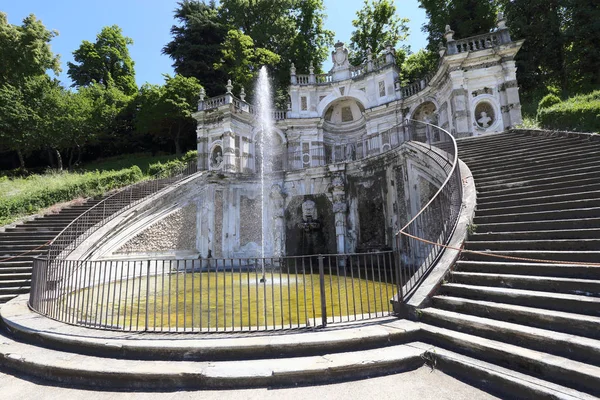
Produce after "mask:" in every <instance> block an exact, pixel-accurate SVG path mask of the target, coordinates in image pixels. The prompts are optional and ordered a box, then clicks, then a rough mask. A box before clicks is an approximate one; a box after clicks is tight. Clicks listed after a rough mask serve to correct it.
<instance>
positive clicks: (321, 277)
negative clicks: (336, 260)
mask: <svg viewBox="0 0 600 400" xmlns="http://www.w3.org/2000/svg"><path fill="white" fill-rule="evenodd" d="M323 258H324V257H323V256H319V285H320V288H321V324H322V326H323V328H325V327H326V326H327V303H326V296H325V267H324V266H323Z"/></svg>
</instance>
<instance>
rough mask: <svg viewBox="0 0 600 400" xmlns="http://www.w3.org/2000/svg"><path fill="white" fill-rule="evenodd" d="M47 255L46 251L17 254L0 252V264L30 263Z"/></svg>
mask: <svg viewBox="0 0 600 400" xmlns="http://www.w3.org/2000/svg"><path fill="white" fill-rule="evenodd" d="M45 254H47V250H35V251H27V252H17V253H2V252H0V262H4V261H31V260H33V258H34V257H38V256H43V255H45ZM0 265H2V264H0Z"/></svg>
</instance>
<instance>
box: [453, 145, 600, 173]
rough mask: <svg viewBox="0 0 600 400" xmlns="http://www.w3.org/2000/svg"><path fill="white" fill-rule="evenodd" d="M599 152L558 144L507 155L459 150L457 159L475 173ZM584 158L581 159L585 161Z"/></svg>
mask: <svg viewBox="0 0 600 400" xmlns="http://www.w3.org/2000/svg"><path fill="white" fill-rule="evenodd" d="M598 150H600V147H599V146H597V145H596V146H587V145H584V146H582V145H581V143H577V142H570V143H559V144H556V145H555V146H550V147H548V146H545V147H544V146H543V147H542V148H541V149H539V150H538V149H537V148H535V147H533V146H527V147H525V148H523V149H521V150H519V151H518V152H512V153H507V154H502V153H500V152H498V151H495V152H489V153H487V154H481V155H479V156H476V157H474V156H469V155H468V154H465V153H463V152H461V150H460V149H459V152H458V154H459V157H460V158H461V160H463V161H464V162H465V163H467V164H469V163H471V164H473V165H474V166H475V167H476V169H475V171H479V170H480V169H482V168H486V167H487V168H498V166H506V165H508V164H510V165H514V166H516V167H519V166H522V165H530V164H533V163H535V162H544V161H546V160H548V159H554V160H561V159H563V158H564V157H572V155H573V152H584V153H586V155H587V154H589V153H592V152H593V151H596V152H597V151H598ZM585 158H586V157H582V159H585Z"/></svg>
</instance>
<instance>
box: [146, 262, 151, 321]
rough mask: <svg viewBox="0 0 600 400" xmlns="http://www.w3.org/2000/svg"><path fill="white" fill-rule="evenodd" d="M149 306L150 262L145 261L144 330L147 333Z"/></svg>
mask: <svg viewBox="0 0 600 400" xmlns="http://www.w3.org/2000/svg"><path fill="white" fill-rule="evenodd" d="M149 305H150V260H146V324H145V330H146V331H148V309H149V308H148V307H149Z"/></svg>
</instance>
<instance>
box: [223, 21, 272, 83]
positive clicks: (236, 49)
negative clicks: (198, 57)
mask: <svg viewBox="0 0 600 400" xmlns="http://www.w3.org/2000/svg"><path fill="white" fill-rule="evenodd" d="M279 61H280V57H279V55H277V54H275V53H273V52H272V51H269V50H267V49H264V48H260V47H255V45H254V41H253V40H252V38H251V37H250V36H248V35H244V34H243V33H242V32H241V31H239V30H233V29H232V30H230V31H229V32H227V37H226V38H225V42H224V43H223V49H222V50H221V62H219V63H217V64H215V69H218V70H222V71H223V72H225V74H226V75H227V77H228V78H229V79H231V81H232V82H233V83H234V85H235V88H236V89H237V90H241V88H242V87H244V89H245V90H247V91H248V92H249V93H250V94H251V93H252V89H253V88H252V81H253V80H254V78H255V77H256V76H257V74H258V71H259V70H260V68H261V67H262V66H263V65H270V66H274V65H277V63H279Z"/></svg>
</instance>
